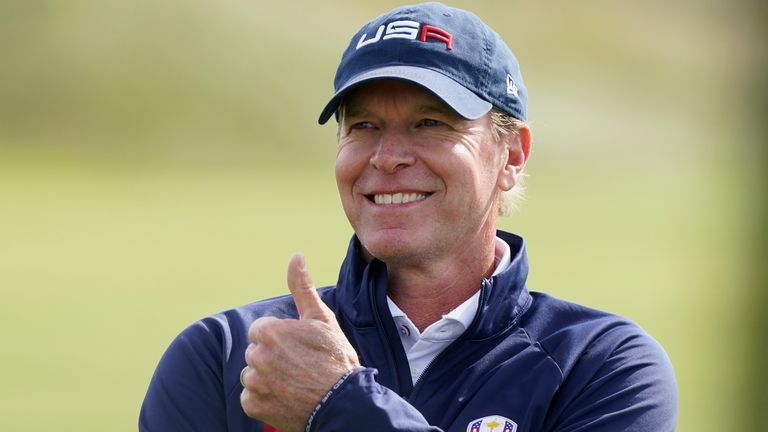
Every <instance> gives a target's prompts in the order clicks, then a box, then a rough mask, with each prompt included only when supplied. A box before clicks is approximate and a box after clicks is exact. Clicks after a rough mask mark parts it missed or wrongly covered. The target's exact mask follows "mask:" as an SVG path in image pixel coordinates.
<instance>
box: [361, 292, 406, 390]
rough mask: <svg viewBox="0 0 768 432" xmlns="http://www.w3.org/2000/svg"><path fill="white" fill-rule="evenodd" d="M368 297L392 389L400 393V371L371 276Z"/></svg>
mask: <svg viewBox="0 0 768 432" xmlns="http://www.w3.org/2000/svg"><path fill="white" fill-rule="evenodd" d="M368 298H369V299H370V302H371V309H372V310H373V319H374V320H376V330H377V331H378V332H379V337H380V338H381V340H382V341H384V344H383V345H384V351H385V353H386V355H387V363H389V368H390V369H391V370H392V373H393V374H394V380H393V382H394V387H395V388H393V389H392V390H394V392H395V393H397V394H400V372H399V371H398V368H397V362H396V361H395V353H394V350H393V349H392V342H391V341H390V340H389V338H388V337H387V333H386V332H385V331H384V323H383V322H382V321H381V315H379V308H378V307H377V306H376V295H375V292H374V289H373V278H371V279H370V280H369V281H368Z"/></svg>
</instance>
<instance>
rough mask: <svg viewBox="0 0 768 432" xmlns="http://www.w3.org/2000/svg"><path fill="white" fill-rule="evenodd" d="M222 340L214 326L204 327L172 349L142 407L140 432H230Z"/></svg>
mask: <svg viewBox="0 0 768 432" xmlns="http://www.w3.org/2000/svg"><path fill="white" fill-rule="evenodd" d="M217 337H220V336H217V331H216V329H215V328H214V326H210V325H207V324H206V323H205V322H204V321H200V322H198V323H195V324H193V325H192V326H190V327H188V328H187V329H186V330H184V331H183V332H182V333H181V334H180V335H179V336H178V337H176V339H175V340H174V341H173V342H172V343H171V345H170V346H169V347H168V349H167V350H166V351H165V354H163V357H162V358H161V360H160V363H159V364H158V366H157V369H156V370H155V373H154V375H153V376H152V379H151V381H150V384H149V388H148V390H147V394H146V396H145V398H144V403H143V404H142V406H141V413H140V414H139V430H140V431H142V432H161V431H162V432H172V431H200V432H203V431H207V432H216V431H226V430H227V421H226V406H225V399H224V394H223V390H222V388H223V386H222V375H221V359H220V357H221V348H220V347H221V344H217V343H216V340H217Z"/></svg>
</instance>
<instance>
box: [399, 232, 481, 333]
mask: <svg viewBox="0 0 768 432" xmlns="http://www.w3.org/2000/svg"><path fill="white" fill-rule="evenodd" d="M494 239H495V231H493V232H491V233H490V234H482V235H480V236H479V237H478V239H477V240H478V246H476V247H467V248H464V249H462V250H461V251H457V252H458V253H456V254H452V255H448V256H446V257H445V258H443V259H439V260H433V261H430V262H428V263H423V264H419V265H404V264H391V263H387V275H388V295H389V297H390V298H391V299H392V301H394V302H395V304H397V306H398V307H399V308H400V309H401V310H402V311H403V312H405V313H406V315H408V317H409V318H410V319H411V321H412V322H413V324H414V325H415V326H416V327H417V328H418V329H419V331H424V329H426V328H427V327H428V326H429V325H430V324H432V323H434V322H437V321H438V320H440V319H441V318H442V317H443V315H445V314H446V313H448V312H450V311H451V310H452V309H454V308H455V307H457V306H458V305H460V304H461V303H463V302H464V301H466V300H467V299H468V298H470V297H472V296H473V295H474V294H475V293H476V292H477V290H479V289H480V286H481V283H482V280H483V278H486V277H489V276H490V275H491V274H492V273H493V269H494V258H495V240H494Z"/></svg>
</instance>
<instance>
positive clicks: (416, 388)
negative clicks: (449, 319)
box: [406, 279, 489, 401]
mask: <svg viewBox="0 0 768 432" xmlns="http://www.w3.org/2000/svg"><path fill="white" fill-rule="evenodd" d="M488 283H489V281H488V279H483V284H482V286H481V287H480V298H479V299H478V301H477V311H475V318H474V319H472V322H471V323H470V324H469V327H467V329H466V330H465V331H464V333H462V334H461V336H459V337H458V338H456V340H455V341H453V342H451V343H450V345H448V346H447V347H445V349H444V350H442V351H440V353H439V354H438V355H437V356H435V358H433V359H432V361H430V362H429V363H427V367H425V368H424V371H423V372H422V373H421V375H419V379H418V380H417V381H416V383H415V384H414V386H413V391H411V395H410V396H408V397H407V398H406V400H408V401H412V400H414V399H415V396H416V394H417V393H418V391H419V390H420V389H421V387H422V385H421V384H422V383H423V382H424V376H425V375H427V373H429V371H430V369H432V366H433V365H434V364H435V363H437V362H438V361H439V360H440V359H442V358H443V357H445V356H446V355H447V354H446V353H447V352H449V351H450V350H451V349H452V348H453V347H455V346H456V345H458V344H459V343H461V342H463V341H464V339H466V338H467V335H468V334H469V332H470V330H473V329H474V328H475V327H476V326H477V322H478V321H479V320H480V314H479V312H480V308H481V307H482V306H483V300H484V297H485V293H486V287H487V286H488Z"/></svg>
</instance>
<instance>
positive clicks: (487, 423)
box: [467, 415, 517, 432]
mask: <svg viewBox="0 0 768 432" xmlns="http://www.w3.org/2000/svg"><path fill="white" fill-rule="evenodd" d="M467 432H517V423H515V422H513V421H512V420H510V419H508V418H506V417H502V416H499V415H491V416H485V417H482V418H479V419H477V420H472V421H471V422H469V424H468V425H467Z"/></svg>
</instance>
